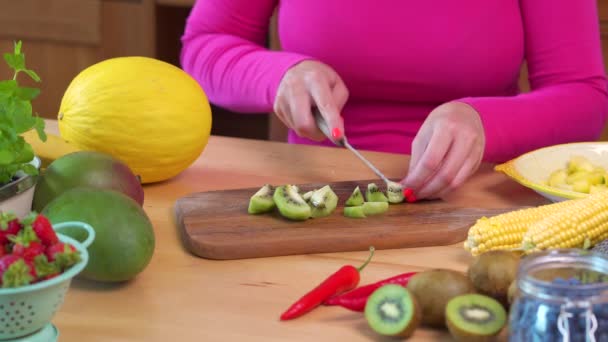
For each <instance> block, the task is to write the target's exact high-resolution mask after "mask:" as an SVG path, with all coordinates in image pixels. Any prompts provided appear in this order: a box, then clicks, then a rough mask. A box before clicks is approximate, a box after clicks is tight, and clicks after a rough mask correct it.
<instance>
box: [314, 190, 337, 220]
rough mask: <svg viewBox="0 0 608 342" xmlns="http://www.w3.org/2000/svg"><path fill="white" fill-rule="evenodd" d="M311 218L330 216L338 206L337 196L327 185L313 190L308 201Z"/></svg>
mask: <svg viewBox="0 0 608 342" xmlns="http://www.w3.org/2000/svg"><path fill="white" fill-rule="evenodd" d="M308 203H309V204H310V210H311V217H324V216H328V215H330V214H331V213H332V212H333V211H334V210H335V209H336V207H337V206H338V196H337V195H336V193H335V192H334V191H333V190H332V189H331V187H330V186H329V185H325V186H324V187H322V188H320V189H318V190H315V191H314V192H313V193H312V195H311V196H310V199H309V201H308Z"/></svg>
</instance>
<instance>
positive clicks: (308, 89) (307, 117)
mask: <svg viewBox="0 0 608 342" xmlns="http://www.w3.org/2000/svg"><path fill="white" fill-rule="evenodd" d="M347 100H348V90H347V88H346V85H345V84H344V82H342V80H341V79H340V77H339V76H338V75H337V74H336V73H335V72H334V71H333V70H332V69H331V68H330V67H329V66H327V65H324V64H322V63H319V62H315V61H305V62H302V63H298V64H297V65H296V66H294V67H292V69H290V70H289V71H288V72H287V73H286V75H285V77H284V78H283V80H281V83H280V84H279V89H278V91H277V97H276V99H275V105H274V110H275V113H276V115H277V116H278V117H279V119H281V121H283V123H285V125H287V126H288V127H289V128H291V129H293V130H294V131H295V132H296V133H297V134H298V135H299V136H302V137H306V138H309V139H313V140H317V141H320V140H324V139H325V138H326V137H325V135H324V134H323V133H322V132H321V130H320V129H319V128H318V127H317V125H316V122H315V120H314V117H313V114H312V107H317V108H318V109H319V112H320V113H321V115H322V116H323V117H324V118H325V121H326V122H327V124H328V126H329V128H330V131H332V132H334V131H337V132H339V133H340V134H342V135H343V134H344V122H343V120H342V116H341V115H340V112H341V110H342V108H343V107H344V105H345V103H346V101H347Z"/></svg>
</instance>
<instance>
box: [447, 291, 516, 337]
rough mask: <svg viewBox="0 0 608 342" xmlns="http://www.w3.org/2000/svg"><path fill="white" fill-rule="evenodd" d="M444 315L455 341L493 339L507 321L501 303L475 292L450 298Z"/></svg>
mask: <svg viewBox="0 0 608 342" xmlns="http://www.w3.org/2000/svg"><path fill="white" fill-rule="evenodd" d="M445 317H446V325H447V327H448V330H449V332H450V334H451V335H452V337H453V338H454V339H455V340H456V341H467V342H477V341H493V340H494V339H495V337H496V336H497V335H498V334H499V333H500V331H501V330H502V328H503V327H504V326H505V325H506V323H507V312H506V310H505V309H504V307H503V306H502V304H501V303H499V302H498V301H497V300H495V299H494V298H491V297H488V296H485V295H481V294H476V293H474V294H465V295H461V296H456V297H454V298H452V299H451V300H450V301H449V302H448V304H447V306H446V308H445Z"/></svg>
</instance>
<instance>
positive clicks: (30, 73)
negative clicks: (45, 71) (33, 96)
mask: <svg viewBox="0 0 608 342" xmlns="http://www.w3.org/2000/svg"><path fill="white" fill-rule="evenodd" d="M23 72H24V73H26V74H27V75H28V76H29V77H31V78H32V79H33V80H34V81H36V82H40V76H38V74H37V73H35V72H34V70H30V69H23Z"/></svg>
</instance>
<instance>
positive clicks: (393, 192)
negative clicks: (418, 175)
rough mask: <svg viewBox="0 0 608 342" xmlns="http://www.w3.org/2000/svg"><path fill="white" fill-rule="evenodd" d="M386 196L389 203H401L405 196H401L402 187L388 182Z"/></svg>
mask: <svg viewBox="0 0 608 342" xmlns="http://www.w3.org/2000/svg"><path fill="white" fill-rule="evenodd" d="M386 196H387V198H388V202H389V203H401V202H403V199H404V198H405V196H404V195H403V186H402V185H401V184H399V183H397V182H388V183H387V184H386Z"/></svg>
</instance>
